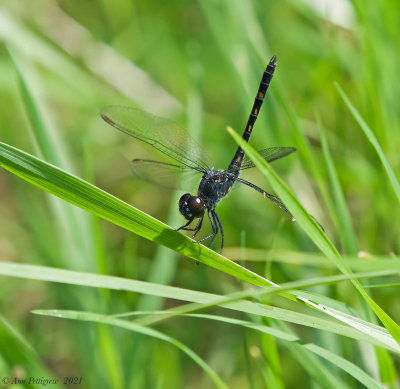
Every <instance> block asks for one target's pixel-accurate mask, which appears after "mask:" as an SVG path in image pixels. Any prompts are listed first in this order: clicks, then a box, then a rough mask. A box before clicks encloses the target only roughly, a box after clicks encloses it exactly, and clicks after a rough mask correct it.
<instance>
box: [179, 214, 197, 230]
mask: <svg viewBox="0 0 400 389" xmlns="http://www.w3.org/2000/svg"><path fill="white" fill-rule="evenodd" d="M193 220H194V217H193V218H191V219H190V220H189V221H188V222H187V223H186V224H184V225H183V226H181V227H179V228H177V229H176V231H180V230H184V231H195V228H187V226H188V225H189V224H190V223H191V222H192V221H193Z"/></svg>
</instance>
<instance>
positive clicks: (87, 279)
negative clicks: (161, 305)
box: [0, 261, 400, 354]
mask: <svg viewBox="0 0 400 389" xmlns="http://www.w3.org/2000/svg"><path fill="white" fill-rule="evenodd" d="M0 274H1V275H6V276H12V277H18V278H25V279H33V280H42V281H50V282H57V283H65V284H69V285H80V286H86V287H91V288H106V289H112V290H125V291H129V292H136V293H143V294H148V295H153V296H160V297H163V298H167V299H174V300H181V301H187V302H189V303H197V304H199V305H200V304H201V305H202V307H204V306H205V305H208V306H210V307H212V306H215V305H217V304H218V305H220V306H223V307H224V308H226V309H230V310H234V311H238V312H242V313H248V314H253V315H258V316H262V317H269V318H273V319H277V320H282V321H287V322H289V323H295V324H298V325H302V326H305V327H311V328H317V329H320V330H323V331H328V332H332V333H334V334H338V335H341V336H347V337H350V338H352V339H355V340H358V341H363V342H368V343H371V344H373V345H376V346H379V347H383V348H385V349H387V350H390V351H392V352H395V353H397V354H399V353H400V348H399V346H398V345H397V344H396V342H395V341H394V339H393V338H392V337H391V336H390V335H389V334H388V333H387V331H386V330H385V329H383V328H381V327H378V326H376V325H372V324H370V323H368V322H365V321H360V319H358V318H356V319H354V320H353V319H352V320H353V322H354V323H355V324H356V325H355V326H353V328H351V327H349V326H348V325H347V324H346V325H343V324H341V323H339V322H337V321H336V320H335V321H334V322H333V321H332V320H326V319H322V318H320V317H316V316H314V315H308V314H303V313H297V312H292V311H289V310H285V309H281V308H276V307H271V306H266V305H262V304H256V303H253V302H251V301H245V300H242V301H233V300H234V299H233V298H232V296H220V295H216V294H211V293H205V292H198V291H195V290H188V289H183V288H176V287H172V286H167V285H158V284H154V283H150V282H144V281H137V280H129V279H124V278H121V277H113V276H105V275H100V274H91V273H82V272H76V271H71V270H61V269H54V268H50V267H45V266H33V265H23V264H17V263H8V262H1V261H0ZM378 274H379V273H378ZM347 277H348V276H345V275H339V276H334V277H332V278H330V280H331V281H333V280H334V279H336V280H343V279H347ZM325 281H326V282H328V280H327V279H326V280H325ZM318 284H320V282H316V281H315V280H309V281H306V280H302V281H297V282H292V283H288V284H283V285H282V287H280V288H276V287H269V288H268V289H265V290H260V291H258V292H257V293H256V292H255V291H252V292H251V293H249V291H244V292H241V294H236V296H234V298H235V299H237V298H245V297H247V296H252V297H256V298H259V297H260V293H262V294H263V295H265V294H266V293H267V292H268V293H278V292H281V291H282V290H290V289H293V288H301V287H306V286H315V285H318ZM293 293H294V292H293ZM297 294H299V293H297ZM324 303H325V301H324ZM331 305H332V304H331ZM193 308H194V309H193ZM196 309H197V307H193V306H191V307H189V309H186V308H185V311H184V312H189V311H193V310H196ZM178 313H182V312H174V314H175V315H176V314H178ZM168 314H170V312H168ZM170 316H171V317H173V316H174V315H170ZM337 316H338V315H336V317H337ZM347 317H348V316H347ZM157 319H158V318H157ZM348 320H349V321H350V318H348ZM356 321H357V323H361V324H362V325H360V326H359V327H357V323H356ZM146 324H148V323H146Z"/></svg>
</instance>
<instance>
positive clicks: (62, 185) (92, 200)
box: [0, 142, 273, 285]
mask: <svg viewBox="0 0 400 389" xmlns="http://www.w3.org/2000/svg"><path fill="white" fill-rule="evenodd" d="M0 165H1V166H2V167H3V168H5V169H6V170H8V171H10V172H12V173H14V174H15V175H17V176H19V177H21V178H23V179H24V180H26V181H28V182H30V183H32V184H34V185H36V186H38V187H39V188H41V189H43V190H45V191H47V192H49V193H52V194H53V195H55V196H57V197H60V198H61V199H63V200H66V201H68V202H70V203H72V204H74V205H77V206H78V207H80V208H82V209H84V210H86V211H89V212H91V213H93V214H94V215H97V216H99V217H101V218H103V219H106V220H108V221H110V222H112V223H114V224H116V225H119V226H121V227H123V228H125V229H127V230H129V231H131V232H133V233H135V234H138V235H140V236H142V237H144V238H146V239H149V240H152V241H154V242H156V243H159V244H161V245H163V246H166V247H169V248H170V249H172V250H175V251H177V252H179V253H181V254H183V255H186V256H188V257H189V258H192V259H194V260H196V261H198V262H202V263H204V264H206V265H209V266H211V267H214V268H215V269H218V270H221V271H223V272H225V273H227V274H230V275H232V276H234V277H237V278H239V279H241V280H242V281H246V282H249V283H252V284H255V285H270V284H273V283H272V282H270V281H268V280H267V279H265V278H263V277H261V276H259V275H257V274H255V273H253V272H251V271H250V270H247V269H245V268H244V267H242V266H240V265H238V264H236V263H234V262H231V261H229V260H228V259H227V258H225V257H223V256H221V255H219V254H217V253H216V252H214V251H212V250H210V249H209V248H207V247H205V246H203V245H200V244H197V243H194V241H193V240H191V239H189V238H188V237H186V236H185V235H183V234H181V233H179V232H177V231H175V230H173V229H172V228H170V227H168V226H167V225H165V224H164V223H162V222H160V221H158V220H156V219H154V218H153V217H151V216H149V215H146V214H145V213H143V212H141V211H139V210H138V209H136V208H134V207H132V206H130V205H129V204H127V203H125V202H123V201H121V200H119V199H117V198H116V197H114V196H112V195H110V194H109V193H106V192H104V191H103V190H101V189H99V188H97V187H95V186H94V185H92V184H90V183H88V182H86V181H84V180H82V179H80V178H78V177H75V176H73V175H71V174H69V173H67V172H65V171H63V170H61V169H59V168H57V167H55V166H53V165H50V164H48V163H46V162H44V161H42V160H40V159H38V158H35V157H33V156H32V155H29V154H27V153H25V152H23V151H21V150H18V149H16V148H14V147H12V146H9V145H7V144H5V143H2V142H0Z"/></svg>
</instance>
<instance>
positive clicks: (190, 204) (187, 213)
mask: <svg viewBox="0 0 400 389" xmlns="http://www.w3.org/2000/svg"><path fill="white" fill-rule="evenodd" d="M204 209H205V206H204V201H203V200H202V199H201V198H200V197H199V196H192V195H191V194H190V193H185V194H184V195H183V196H182V197H181V198H180V199H179V212H180V213H181V214H182V215H183V216H184V217H185V219H186V220H191V219H194V218H196V217H201V216H203V214H204Z"/></svg>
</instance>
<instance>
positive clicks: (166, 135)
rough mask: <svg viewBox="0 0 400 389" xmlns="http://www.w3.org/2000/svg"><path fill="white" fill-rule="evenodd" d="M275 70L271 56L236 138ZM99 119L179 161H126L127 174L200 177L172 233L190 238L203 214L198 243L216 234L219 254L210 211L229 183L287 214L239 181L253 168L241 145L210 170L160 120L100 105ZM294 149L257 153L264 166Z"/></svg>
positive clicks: (198, 152) (218, 227)
mask: <svg viewBox="0 0 400 389" xmlns="http://www.w3.org/2000/svg"><path fill="white" fill-rule="evenodd" d="M275 67H276V57H275V56H274V57H272V58H271V60H270V62H269V63H268V66H267V68H266V69H265V71H264V73H263V77H262V79H261V83H260V86H259V89H258V92H257V95H256V98H255V101H254V104H253V108H252V110H251V113H250V116H249V119H248V121H247V125H246V128H245V130H244V132H243V135H242V137H243V139H244V140H245V141H246V142H247V141H248V140H249V138H250V135H251V132H252V130H253V127H254V123H255V121H256V119H257V116H258V114H259V112H260V108H261V105H262V103H263V101H264V98H265V94H266V92H267V89H268V86H269V84H270V82H271V79H272V76H273V74H274V71H275ZM101 116H102V118H103V119H104V120H105V121H106V122H107V123H108V124H110V125H112V126H114V127H115V128H117V129H119V130H120V131H123V132H125V133H127V134H129V135H131V136H133V137H134V138H136V139H139V140H141V141H143V142H145V143H148V144H150V145H151V146H153V147H155V148H156V149H158V150H160V151H161V152H163V153H164V154H166V155H168V156H170V157H171V158H173V159H174V160H175V161H177V162H179V165H175V164H171V163H165V162H159V161H152V160H143V159H135V160H133V161H132V162H133V170H134V173H136V174H137V175H138V176H139V177H141V178H143V179H146V180H148V181H153V182H159V180H158V179H157V175H156V174H155V173H156V172H157V171H164V172H167V171H168V172H184V171H187V170H192V171H197V172H201V173H203V176H202V179H201V181H200V184H199V187H198V191H197V195H195V196H192V195H191V194H190V193H185V194H184V195H183V196H182V197H181V198H180V200H179V211H180V213H181V214H182V215H183V216H184V217H185V218H186V220H187V223H186V224H184V225H183V226H181V227H180V228H178V230H187V231H193V236H192V237H193V238H194V237H195V236H196V235H197V233H198V232H199V231H200V229H201V227H202V224H203V220H204V215H205V212H207V216H208V218H209V220H210V223H211V228H212V232H211V234H209V235H207V236H206V237H204V238H202V239H200V240H199V242H202V241H205V240H208V239H209V244H208V245H209V246H211V244H212V243H213V241H214V239H215V237H216V236H217V234H218V232H220V233H221V250H222V248H223V245H224V230H223V227H222V223H221V220H220V219H219V216H218V214H217V212H216V210H215V208H216V206H217V205H218V203H219V202H220V201H221V199H222V198H223V197H225V196H226V195H227V194H228V193H229V192H230V190H231V189H232V186H233V185H234V183H235V182H240V183H243V184H245V185H247V186H249V187H251V188H253V189H255V190H257V191H258V192H260V193H261V194H262V195H263V196H264V197H267V198H269V199H270V200H272V201H273V202H274V203H275V204H276V205H278V206H279V207H280V208H281V209H283V210H284V211H285V212H287V213H289V215H290V212H289V211H288V210H287V208H286V207H285V205H284V204H283V203H282V202H281V201H280V200H279V199H278V198H277V197H276V196H273V195H271V194H269V193H268V192H266V191H264V190H263V189H261V188H259V187H258V186H256V185H254V184H252V183H251V182H249V181H246V180H243V179H242V178H240V177H239V175H240V172H241V170H244V169H248V168H251V167H254V164H253V163H252V162H251V161H250V160H249V159H247V158H246V157H245V155H244V151H243V150H242V148H241V147H238V149H237V150H236V153H235V155H234V157H233V159H232V161H231V163H230V164H229V166H228V168H227V169H226V170H214V169H213V168H212V167H211V165H210V162H209V159H208V157H207V156H206V154H205V153H204V152H203V151H202V149H201V148H200V146H199V145H197V144H196V142H194V141H193V140H192V139H191V138H190V137H188V135H187V134H186V133H185V132H184V130H182V129H181V128H180V127H178V126H177V125H176V124H174V123H172V122H170V121H168V120H166V119H162V118H159V117H156V116H153V115H150V114H147V113H145V112H143V111H140V110H138V109H134V108H128V107H121V106H108V107H105V108H103V110H102V112H101ZM294 151H296V149H295V148H294V147H271V148H267V149H264V150H261V151H259V153H260V155H261V156H262V157H263V158H264V159H265V160H266V161H267V162H272V161H274V160H276V159H279V158H283V157H285V156H287V155H289V154H291V153H293V152H294ZM195 219H198V222H197V223H196V225H195V227H194V228H190V227H189V225H190V224H191V223H192V222H193V221H194V220H195Z"/></svg>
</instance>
